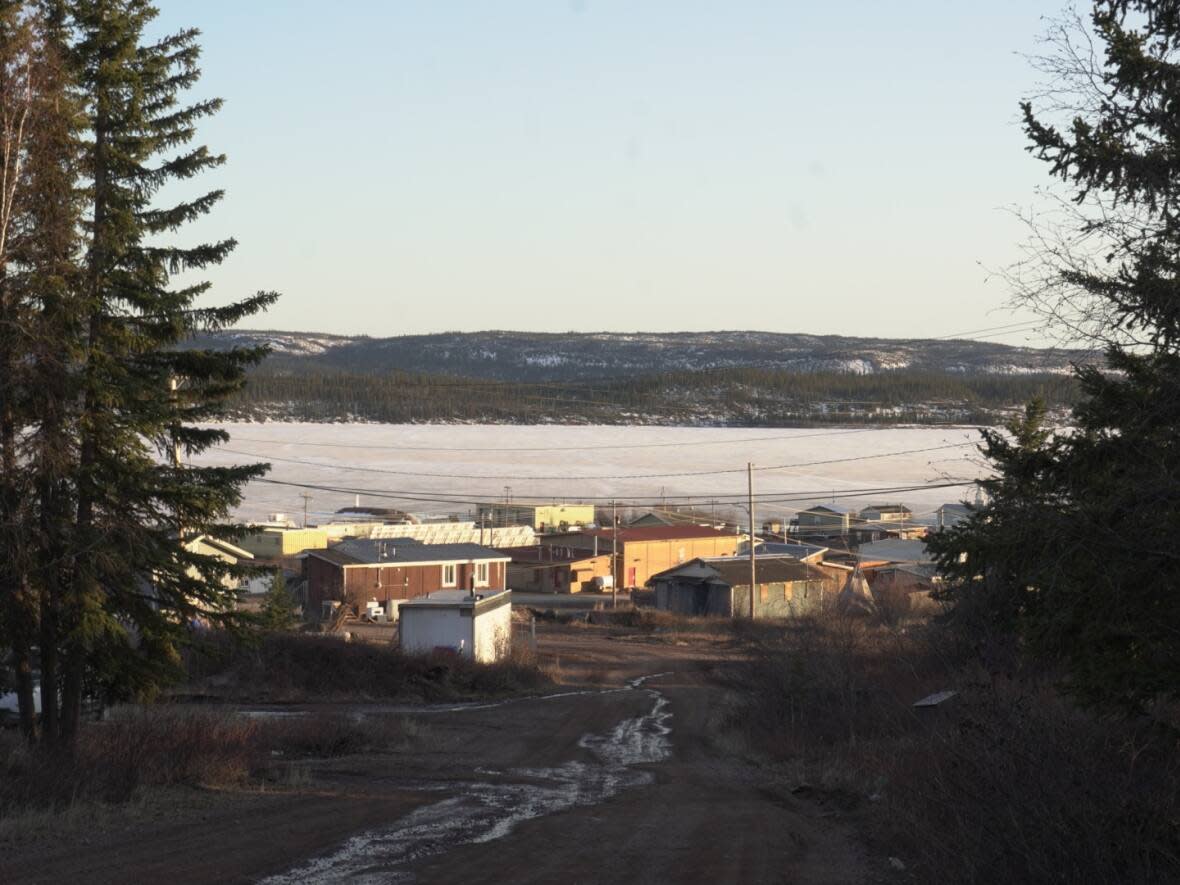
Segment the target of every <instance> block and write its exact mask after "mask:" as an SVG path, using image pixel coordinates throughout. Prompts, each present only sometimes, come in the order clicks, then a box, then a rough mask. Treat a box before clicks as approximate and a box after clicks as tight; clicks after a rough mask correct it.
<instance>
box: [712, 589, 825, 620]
mask: <svg viewBox="0 0 1180 885" xmlns="http://www.w3.org/2000/svg"><path fill="white" fill-rule="evenodd" d="M823 601H824V584H823V581H819V580H817V581H788V582H787V583H777V584H759V585H758V601H757V604H756V605H755V607H754V613H755V616H756V617H758V618H759V619H762V618H772V619H773V618H797V617H800V616H801V615H808V614H814V613H816V612H818V611H819V610H820V608H821V607H822V606H823ZM733 606H734V611H736V612H737V617H746V618H748V617H749V616H750V586H749V585H748V584H746V585H742V586H738V587H734V588H733Z"/></svg>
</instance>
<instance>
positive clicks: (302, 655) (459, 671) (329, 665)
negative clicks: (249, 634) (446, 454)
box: [181, 633, 549, 703]
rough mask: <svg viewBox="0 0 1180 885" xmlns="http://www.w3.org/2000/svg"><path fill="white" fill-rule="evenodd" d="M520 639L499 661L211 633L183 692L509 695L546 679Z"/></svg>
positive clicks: (260, 697) (288, 699)
mask: <svg viewBox="0 0 1180 885" xmlns="http://www.w3.org/2000/svg"><path fill="white" fill-rule="evenodd" d="M520 645H521V644H520V643H518V644H517V647H516V649H515V650H514V652H513V653H512V654H511V655H510V656H509V657H508V658H507V659H506V660H504V661H500V662H498V663H495V664H477V663H475V662H473V661H471V660H469V659H467V658H463V657H459V656H457V655H451V654H443V653H439V654H433V655H405V654H402V652H401V651H400V650H399V649H397V648H395V647H393V646H390V645H376V644H372V643H349V642H345V641H344V640H342V639H340V638H337V637H334V636H317V635H308V634H280V633H276V634H270V635H267V636H264V637H262V638H261V639H260V640H259V641H258V642H257V643H256V644H253V645H242V644H240V643H238V642H236V641H235V640H234V639H233V638H232V637H228V636H220V635H216V634H215V635H213V636H211V637H209V638H208V640H207V641H206V642H205V643H204V645H203V646H202V647H201V648H199V649H195V650H192V651H190V652H189V653H188V658H187V661H186V664H187V668H188V672H189V681H188V683H187V684H186V685H185V686H183V687H182V689H181V691H182V693H184V694H189V695H193V694H195V695H201V696H212V697H215V698H217V699H222V700H235V701H248V702H267V703H293V702H305V701H320V700H354V701H364V700H383V701H391V700H397V701H406V702H415V701H420V702H442V701H458V700H469V699H473V698H489V697H491V698H497V697H508V696H511V695H515V694H527V693H531V692H536V691H538V690H540V689H542V688H544V687H545V686H546V685H547V684H549V680H548V678H547V677H546V676H545V674H544V673H543V672H541V670H540V669H538V667H537V666H536V661H535V657H534V656H533V655H531V653H530V652H529V651H528V650H527V649H525V648H521V647H520Z"/></svg>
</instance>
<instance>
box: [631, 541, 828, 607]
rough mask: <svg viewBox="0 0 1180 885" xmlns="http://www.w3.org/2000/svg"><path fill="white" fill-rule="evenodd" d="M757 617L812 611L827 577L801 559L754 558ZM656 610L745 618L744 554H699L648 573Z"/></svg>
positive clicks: (747, 604) (747, 581)
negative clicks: (672, 565) (700, 555)
mask: <svg viewBox="0 0 1180 885" xmlns="http://www.w3.org/2000/svg"><path fill="white" fill-rule="evenodd" d="M755 580H756V581H757V585H756V587H755V605H754V613H755V616H756V617H758V618H791V617H797V616H799V615H803V614H807V613H809V612H813V611H817V610H819V608H820V607H821V606H822V605H823V603H824V599H825V595H828V594H825V591H826V590H827V588H828V586H829V581H828V579H827V576H826V575H825V574H824V573H823V572H822V571H821V570H820V569H818V568H816V567H815V566H813V565H810V564H808V563H805V562H799V561H798V560H793V559H787V558H785V557H781V556H757V557H755ZM650 586H651V587H652V589H653V590H654V591H655V602H656V608H657V609H660V610H661V611H668V612H675V613H676V614H681V615H689V616H715V617H726V618H732V617H738V618H741V617H747V618H748V617H749V616H750V560H749V558H748V557H744V556H728V557H720V558H700V559H694V560H692V561H690V562H686V563H684V564H683V565H679V566H676V567H675V568H671V569H668V570H667V571H664V572H661V573H660V574H657V575H653V576H652V579H651V581H650Z"/></svg>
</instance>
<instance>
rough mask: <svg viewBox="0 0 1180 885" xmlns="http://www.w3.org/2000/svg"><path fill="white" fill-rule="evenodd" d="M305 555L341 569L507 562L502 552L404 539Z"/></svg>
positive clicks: (361, 541) (352, 543)
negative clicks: (350, 567) (348, 566)
mask: <svg viewBox="0 0 1180 885" xmlns="http://www.w3.org/2000/svg"><path fill="white" fill-rule="evenodd" d="M398 541H401V542H402V543H398ZM308 555H309V556H315V557H317V558H319V559H323V560H326V561H327V562H331V563H334V564H336V565H341V566H347V565H430V564H434V563H448V562H488V561H491V562H507V561H508V560H509V557H508V556H507V555H505V553H504V551H502V550H495V549H493V548H491V547H481V546H480V545H479V544H418V543H410V544H407V543H404V539H379V540H373V539H371V538H353V539H350V540H348V541H344V542H342V543H340V544H337V545H336V546H335V547H329V548H328V549H327V550H311V551H309V552H308Z"/></svg>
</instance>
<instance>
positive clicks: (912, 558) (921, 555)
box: [856, 538, 933, 562]
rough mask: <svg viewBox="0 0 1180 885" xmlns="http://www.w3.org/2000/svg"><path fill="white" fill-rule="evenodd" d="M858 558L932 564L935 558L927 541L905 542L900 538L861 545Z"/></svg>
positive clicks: (857, 553) (862, 559) (857, 552)
mask: <svg viewBox="0 0 1180 885" xmlns="http://www.w3.org/2000/svg"><path fill="white" fill-rule="evenodd" d="M856 555H857V558H858V559H860V560H861V561H862V562H864V561H866V560H871V561H877V560H882V561H885V562H932V561H933V557H932V556H931V555H930V551H928V550H927V549H926V542H925V541H904V540H901V539H900V538H886V539H885V540H883V541H874V542H873V543H872V544H861V545H860V547H859V548H858V549H857V551H856Z"/></svg>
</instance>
